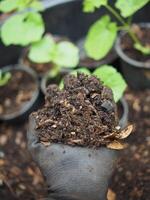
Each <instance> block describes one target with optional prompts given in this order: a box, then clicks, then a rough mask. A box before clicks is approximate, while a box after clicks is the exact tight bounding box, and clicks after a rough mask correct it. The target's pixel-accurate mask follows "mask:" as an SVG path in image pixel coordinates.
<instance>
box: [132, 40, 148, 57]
mask: <svg viewBox="0 0 150 200" xmlns="http://www.w3.org/2000/svg"><path fill="white" fill-rule="evenodd" d="M134 48H135V49H137V50H139V51H140V52H142V53H143V54H145V55H150V47H144V46H142V45H141V44H139V43H135V44H134Z"/></svg>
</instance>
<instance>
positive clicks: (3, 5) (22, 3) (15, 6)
mask: <svg viewBox="0 0 150 200" xmlns="http://www.w3.org/2000/svg"><path fill="white" fill-rule="evenodd" d="M26 8H28V9H29V8H32V9H34V10H38V11H41V10H43V6H42V3H41V2H40V1H38V0H2V1H0V12H2V13H10V12H16V11H22V10H25V9H26Z"/></svg>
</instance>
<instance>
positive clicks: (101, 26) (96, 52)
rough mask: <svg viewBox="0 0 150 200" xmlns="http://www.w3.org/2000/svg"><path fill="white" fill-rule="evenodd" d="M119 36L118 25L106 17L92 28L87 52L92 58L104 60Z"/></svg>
mask: <svg viewBox="0 0 150 200" xmlns="http://www.w3.org/2000/svg"><path fill="white" fill-rule="evenodd" d="M116 36H117V25H116V23H115V22H111V21H110V17H109V16H107V15H105V16H103V17H102V18H101V19H100V20H98V21H96V22H95V23H94V24H93V25H92V26H91V28H90V30H89V32H88V34H87V37H86V41H85V50H86V53H87V55H88V56H89V57H90V58H93V59H95V60H100V59H102V58H104V57H105V56H106V55H107V54H108V52H109V51H110V50H111V48H112V47H113V44H114V41H115V39H116Z"/></svg>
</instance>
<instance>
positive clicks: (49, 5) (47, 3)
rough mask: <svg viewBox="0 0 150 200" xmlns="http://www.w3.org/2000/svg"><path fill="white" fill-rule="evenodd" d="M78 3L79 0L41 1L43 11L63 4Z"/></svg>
mask: <svg viewBox="0 0 150 200" xmlns="http://www.w3.org/2000/svg"><path fill="white" fill-rule="evenodd" d="M77 1H78V2H79V1H81V0H51V1H49V0H43V2H42V3H43V5H44V9H48V8H52V7H55V6H58V5H60V4H64V3H70V2H77Z"/></svg>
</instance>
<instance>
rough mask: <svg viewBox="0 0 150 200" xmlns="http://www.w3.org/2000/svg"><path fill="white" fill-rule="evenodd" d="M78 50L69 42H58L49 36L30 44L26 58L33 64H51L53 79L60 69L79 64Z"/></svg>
mask: <svg viewBox="0 0 150 200" xmlns="http://www.w3.org/2000/svg"><path fill="white" fill-rule="evenodd" d="M78 54H79V51H78V48H77V47H76V46H75V45H74V44H73V43H72V42H70V41H65V40H62V41H58V42H56V40H55V38H54V37H53V36H51V35H50V34H47V35H45V36H44V37H43V38H42V39H41V40H39V41H37V42H34V43H32V45H31V46H30V48H29V53H28V58H29V59H30V60H31V61H32V62H34V63H52V69H51V70H50V76H51V77H55V76H56V75H57V74H58V73H59V72H60V71H61V68H74V67H76V66H77V64H78V62H79V55H78Z"/></svg>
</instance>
